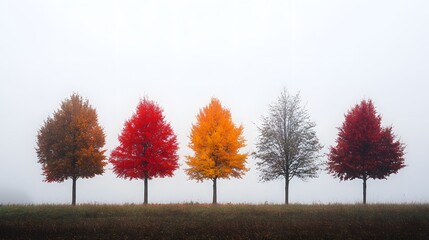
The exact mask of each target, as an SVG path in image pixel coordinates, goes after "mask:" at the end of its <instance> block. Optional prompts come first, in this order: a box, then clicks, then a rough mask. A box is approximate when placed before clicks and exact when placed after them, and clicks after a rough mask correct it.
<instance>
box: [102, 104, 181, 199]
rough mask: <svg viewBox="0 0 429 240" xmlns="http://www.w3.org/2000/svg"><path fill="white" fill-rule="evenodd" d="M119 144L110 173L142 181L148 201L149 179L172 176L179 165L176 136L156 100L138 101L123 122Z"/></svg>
mask: <svg viewBox="0 0 429 240" xmlns="http://www.w3.org/2000/svg"><path fill="white" fill-rule="evenodd" d="M119 143H120V144H119V146H118V147H116V148H115V149H114V150H113V151H112V153H111V155H110V159H109V160H110V162H111V163H112V164H113V172H114V173H116V175H117V176H118V177H121V178H125V179H130V180H132V179H143V180H144V204H147V203H148V180H149V179H152V178H155V177H167V176H168V177H171V176H173V172H174V170H176V169H177V168H178V163H177V161H178V159H179V156H178V155H177V150H178V144H177V137H176V135H175V134H174V132H173V129H172V128H171V126H170V124H169V123H167V122H166V121H165V119H164V115H163V110H162V109H161V107H159V106H158V105H157V104H156V103H155V102H153V101H150V100H148V99H147V98H144V99H143V100H140V102H139V104H138V106H137V110H136V112H135V113H134V114H133V116H132V117H131V119H129V120H128V121H126V122H125V124H124V128H123V130H122V133H121V135H120V136H119Z"/></svg>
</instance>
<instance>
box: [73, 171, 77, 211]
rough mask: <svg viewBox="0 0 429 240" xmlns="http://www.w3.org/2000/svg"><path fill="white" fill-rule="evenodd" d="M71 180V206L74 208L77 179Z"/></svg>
mask: <svg viewBox="0 0 429 240" xmlns="http://www.w3.org/2000/svg"><path fill="white" fill-rule="evenodd" d="M72 180H73V185H72V205H73V206H74V205H76V180H77V177H75V176H74V177H73V178H72Z"/></svg>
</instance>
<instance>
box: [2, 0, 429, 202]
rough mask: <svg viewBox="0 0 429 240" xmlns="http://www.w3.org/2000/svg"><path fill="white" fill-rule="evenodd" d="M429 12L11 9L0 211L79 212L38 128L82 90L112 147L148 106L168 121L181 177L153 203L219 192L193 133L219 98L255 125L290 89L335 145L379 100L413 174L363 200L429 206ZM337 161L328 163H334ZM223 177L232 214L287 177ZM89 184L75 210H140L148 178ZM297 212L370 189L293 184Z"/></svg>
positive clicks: (6, 28) (86, 4)
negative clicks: (203, 176)
mask: <svg viewBox="0 0 429 240" xmlns="http://www.w3.org/2000/svg"><path fill="white" fill-rule="evenodd" d="M428 10H429V1H426V0H421V1H418V0H416V1H410V0H404V1H392V0H386V1H381V0H380V1H373V0H362V1H355V0H353V1H351V0H350V1H349V0H337V1H333V0H325V1H310V0H308V1H306V0H295V1H294V0H280V1H269V0H260V1H252V0H193V1H191V0H171V1H169V0H153V1H144V0H136V1H124V0H121V1H106V0H103V1H88V0H82V1H78V0H73V1H59V0H52V1H30V0H28V1H21V0H0V84H1V85H0V113H1V117H0V203H66V204H68V203H70V202H71V181H66V182H64V183H45V182H43V176H42V175H41V173H42V171H41V167H40V165H39V164H38V163H37V156H36V153H35V150H34V148H35V147H36V135H37V131H38V130H39V128H40V127H41V125H42V124H43V121H44V120H45V119H46V118H47V117H48V116H49V115H50V114H52V113H53V112H54V111H55V110H56V109H58V108H59V106H60V102H61V101H62V100H64V99H65V98H68V97H69V96H70V95H71V94H72V93H73V92H78V93H79V94H81V95H82V96H83V97H85V98H88V99H89V101H90V103H91V104H92V105H93V107H95V108H96V109H97V111H98V115H99V121H100V124H101V125H102V126H103V127H104V129H105V133H106V135H107V137H106V146H105V148H106V149H107V150H108V151H107V154H109V153H110V150H111V149H113V148H114V147H115V146H117V144H118V141H117V136H118V134H119V133H120V131H121V129H122V126H123V123H124V121H125V120H126V119H128V118H129V117H130V116H131V114H132V113H133V111H134V109H135V107H136V106H137V103H138V101H139V98H140V97H143V96H148V97H149V98H150V99H153V100H155V101H157V102H158V103H159V104H160V105H161V107H163V108H164V110H165V115H166V118H167V119H168V120H169V121H170V122H171V124H172V126H173V128H174V130H175V132H176V134H177V135H178V140H179V142H180V150H179V155H180V163H181V164H182V165H181V167H180V169H178V170H177V171H176V172H175V176H174V177H173V178H164V179H155V180H153V181H150V182H149V202H151V203H182V202H190V201H194V202H203V203H208V202H210V201H211V193H212V188H211V187H212V186H211V182H210V181H207V182H204V183H197V182H195V181H190V180H188V178H187V177H186V175H185V174H184V171H183V169H184V168H185V167H186V166H185V164H184V159H185V158H184V156H185V155H187V154H190V153H191V152H190V149H188V148H187V144H188V141H189V140H188V135H189V132H190V128H191V124H192V123H193V122H195V116H196V114H197V113H198V111H199V109H200V108H201V107H203V106H205V105H206V104H208V103H209V101H210V98H211V97H213V96H214V97H217V98H219V99H220V100H221V101H222V103H223V105H224V106H226V107H228V108H229V109H230V110H231V112H232V116H233V119H234V121H235V122H236V123H242V124H243V125H244V128H245V138H246V139H247V143H248V146H247V147H246V149H245V151H249V152H250V151H253V150H254V149H255V147H254V144H255V142H256V136H257V134H258V132H257V128H256V125H255V124H257V123H259V122H260V116H261V115H265V114H266V113H267V110H268V105H269V104H270V103H271V102H272V101H274V100H275V99H276V98H277V97H278V95H279V94H280V92H281V89H282V87H284V86H286V87H287V88H288V89H289V92H291V93H295V92H297V91H301V96H302V100H303V101H304V102H306V103H307V108H308V111H309V113H310V115H311V118H312V120H313V121H315V122H316V123H317V129H316V130H317V134H318V137H319V139H320V141H321V143H322V144H323V145H324V146H325V148H324V150H323V152H324V153H327V152H328V147H329V146H331V145H333V144H334V143H335V139H336V135H337V129H336V128H337V127H339V126H340V125H341V124H342V122H343V120H344V114H345V113H346V111H347V110H348V109H350V107H352V106H353V105H354V104H356V103H358V102H359V101H360V100H362V99H363V98H372V99H373V100H374V103H375V105H376V108H377V110H378V112H379V113H381V114H382V116H383V124H384V125H393V127H394V132H395V133H396V134H397V135H398V136H400V138H401V140H402V141H403V142H404V143H405V144H407V148H406V152H407V154H406V164H407V167H406V168H404V169H402V170H400V171H399V173H398V174H396V175H392V176H390V177H389V178H388V179H387V180H370V181H369V182H368V202H371V203H375V202H389V203H403V202H429V189H428V188H427V183H428V182H429V174H427V170H428V169H429V161H428V154H427V149H428V141H427V136H428V135H429V128H428V127H427V123H428V118H429V108H428V106H427V103H428V100H427V94H426V93H427V90H428V88H429V82H428V80H429V44H428V43H429V27H428V26H429V14H428ZM323 160H326V159H323ZM247 166H248V167H250V168H251V170H250V172H248V173H247V174H246V175H245V176H244V177H243V179H238V180H236V179H233V180H221V181H220V182H219V184H218V201H219V202H221V203H229V202H231V203H264V202H269V203H283V201H284V182H283V181H281V180H279V181H274V182H268V183H261V182H258V173H257V171H256V168H255V160H254V159H251V158H250V159H248V165H247ZM111 168H112V166H111V165H108V166H107V169H106V172H105V174H104V175H102V176H97V177H95V178H92V179H88V180H78V183H77V184H78V185H77V202H78V203H141V202H142V201H143V181H137V180H135V181H128V180H123V179H119V178H116V176H115V175H114V174H113V173H112V171H111ZM290 188H291V189H290V201H291V202H292V203H337V202H339V203H355V202H360V201H361V199H362V196H361V194H362V183H361V181H359V180H353V181H346V182H340V181H339V180H338V179H335V178H333V177H332V176H330V175H328V174H327V173H326V172H324V171H322V172H321V173H320V177H319V178H316V179H311V180H309V181H307V182H303V181H301V180H298V179H294V180H292V182H291V186H290Z"/></svg>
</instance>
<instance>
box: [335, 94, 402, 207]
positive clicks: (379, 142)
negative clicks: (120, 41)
mask: <svg viewBox="0 0 429 240" xmlns="http://www.w3.org/2000/svg"><path fill="white" fill-rule="evenodd" d="M338 130H339V132H338V138H337V141H336V142H337V145H336V146H335V147H331V148H330V153H329V155H328V159H329V160H328V170H329V172H330V173H331V174H332V175H334V176H335V177H338V178H340V180H353V179H355V178H358V179H362V181H363V204H366V182H367V180H368V179H370V178H372V179H386V177H388V176H389V175H390V174H392V173H397V172H398V170H399V169H401V168H403V167H404V166H405V165H404V149H405V145H404V144H402V143H401V142H399V140H395V135H394V134H393V132H392V127H386V128H383V127H381V116H380V115H377V112H376V110H375V107H374V105H373V103H372V101H371V100H368V101H365V100H362V101H361V103H360V104H358V105H356V106H355V107H353V108H352V109H351V110H350V111H349V112H348V113H347V115H346V116H345V120H344V123H343V125H342V127H341V128H339V129H338Z"/></svg>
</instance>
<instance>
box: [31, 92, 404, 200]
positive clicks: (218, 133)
mask: <svg viewBox="0 0 429 240" xmlns="http://www.w3.org/2000/svg"><path fill="white" fill-rule="evenodd" d="M196 118H197V119H196V123H195V124H193V125H192V129H191V133H190V137H189V138H190V142H189V144H188V146H189V148H190V149H192V150H193V155H189V156H186V164H187V165H188V168H186V169H185V171H186V174H187V175H188V176H189V178H190V179H193V180H197V181H204V180H211V181H212V182H213V203H214V204H215V203H217V180H218V179H229V178H231V177H233V178H241V177H242V176H243V175H244V174H245V173H246V172H247V171H248V168H246V166H245V164H246V160H247V158H248V156H249V154H248V153H241V152H240V149H241V148H242V147H244V146H245V139H244V137H243V126H242V125H239V126H236V124H234V122H233V121H232V117H231V112H230V111H229V110H228V109H227V108H224V107H223V106H222V104H221V102H220V101H219V100H218V99H216V98H212V99H211V102H210V103H209V104H208V105H207V106H205V107H204V108H202V109H201V110H200V112H199V113H198V115H197V116H196ZM315 126H316V124H315V123H314V122H313V121H311V120H310V116H309V114H308V112H307V110H306V109H305V107H304V106H303V105H302V103H301V99H300V95H299V94H295V95H291V94H289V93H288V92H287V91H286V90H285V89H284V90H283V91H282V92H281V94H280V96H279V98H278V99H277V101H276V102H274V103H273V104H272V105H270V107H269V111H268V114H267V115H266V116H264V117H263V118H262V123H261V125H260V126H258V129H259V137H258V140H257V143H256V151H255V152H253V153H251V156H252V157H254V158H255V159H257V160H258V161H257V168H258V170H259V172H260V179H261V180H262V181H271V180H275V179H279V178H283V179H284V181H285V204H288V203H289V182H290V180H291V179H293V178H294V177H297V178H301V179H307V178H314V177H317V172H318V171H319V170H320V169H321V168H323V165H324V164H323V163H322V162H321V161H320V160H319V159H320V158H321V157H322V154H321V153H320V151H321V149H322V148H323V146H322V145H321V144H320V143H319V139H318V138H317V136H316V132H315ZM338 130H339V133H338V139H337V142H336V146H332V147H331V148H330V152H329V154H328V155H327V156H328V161H327V170H328V171H329V172H330V173H331V174H332V175H334V176H335V177H338V178H339V179H340V180H352V179H355V178H358V179H362V180H363V203H366V181H367V180H368V179H369V178H373V179H376V178H378V179H383V178H386V177H387V176H389V175H390V174H392V173H397V172H398V170H399V169H401V168H402V167H404V166H405V165H404V157H403V156H404V148H405V146H404V144H402V143H401V142H400V141H399V140H397V139H396V137H395V135H394V134H393V132H392V128H391V127H388V128H383V127H381V117H380V115H378V114H377V112H376V111H375V108H374V105H373V103H372V101H371V100H368V101H367V100H363V101H362V102H361V103H360V104H358V105H356V106H354V107H353V108H352V109H351V110H350V111H349V112H348V113H347V114H346V116H345V121H344V123H343V125H342V127H340V128H339V129H338ZM104 144H105V134H104V131H103V129H102V128H101V127H100V125H99V123H98V119H97V113H96V110H95V109H94V108H93V107H92V106H91V105H90V104H89V102H88V100H84V99H83V98H82V97H81V96H79V95H78V94H73V95H72V96H71V97H70V98H69V99H66V100H64V101H63V102H62V104H61V107H60V109H58V110H57V111H56V112H55V113H54V114H53V116H52V117H48V119H47V120H46V121H45V123H44V125H43V126H42V127H41V129H40V130H39V133H38V135H37V148H36V151H37V156H38V159H39V160H38V162H39V163H40V164H41V165H42V169H43V174H44V176H45V181H47V182H62V181H64V180H66V179H72V181H73V187H72V204H73V205H75V204H76V181H77V179H78V178H91V177H94V176H95V175H100V174H102V173H103V172H104V166H105V165H106V164H107V161H106V160H107V159H106V156H105V150H103V149H102V148H103V146H104ZM177 150H178V143H177V136H176V135H175V133H174V131H173V129H172V128H171V126H170V124H169V123H168V122H167V121H166V120H165V117H164V114H163V110H162V108H161V107H160V106H159V105H158V104H156V103H155V102H153V101H151V100H149V99H147V98H144V99H142V100H141V101H140V102H139V104H138V106H137V109H136V112H135V113H134V114H133V115H132V117H131V118H130V119H129V120H127V121H126V122H125V124H124V127H123V130H122V133H121V134H120V136H119V146H117V147H116V148H115V149H113V150H112V152H111V154H110V158H109V159H108V161H109V162H110V163H111V164H112V165H113V171H114V173H115V174H116V175H117V176H118V177H121V178H126V179H130V180H131V179H142V180H144V203H145V204H147V203H148V181H149V180H150V179H152V178H156V177H167V176H168V177H171V176H173V173H174V171H175V170H176V169H177V168H178V166H179V165H178V160H179V156H178V154H177Z"/></svg>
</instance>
